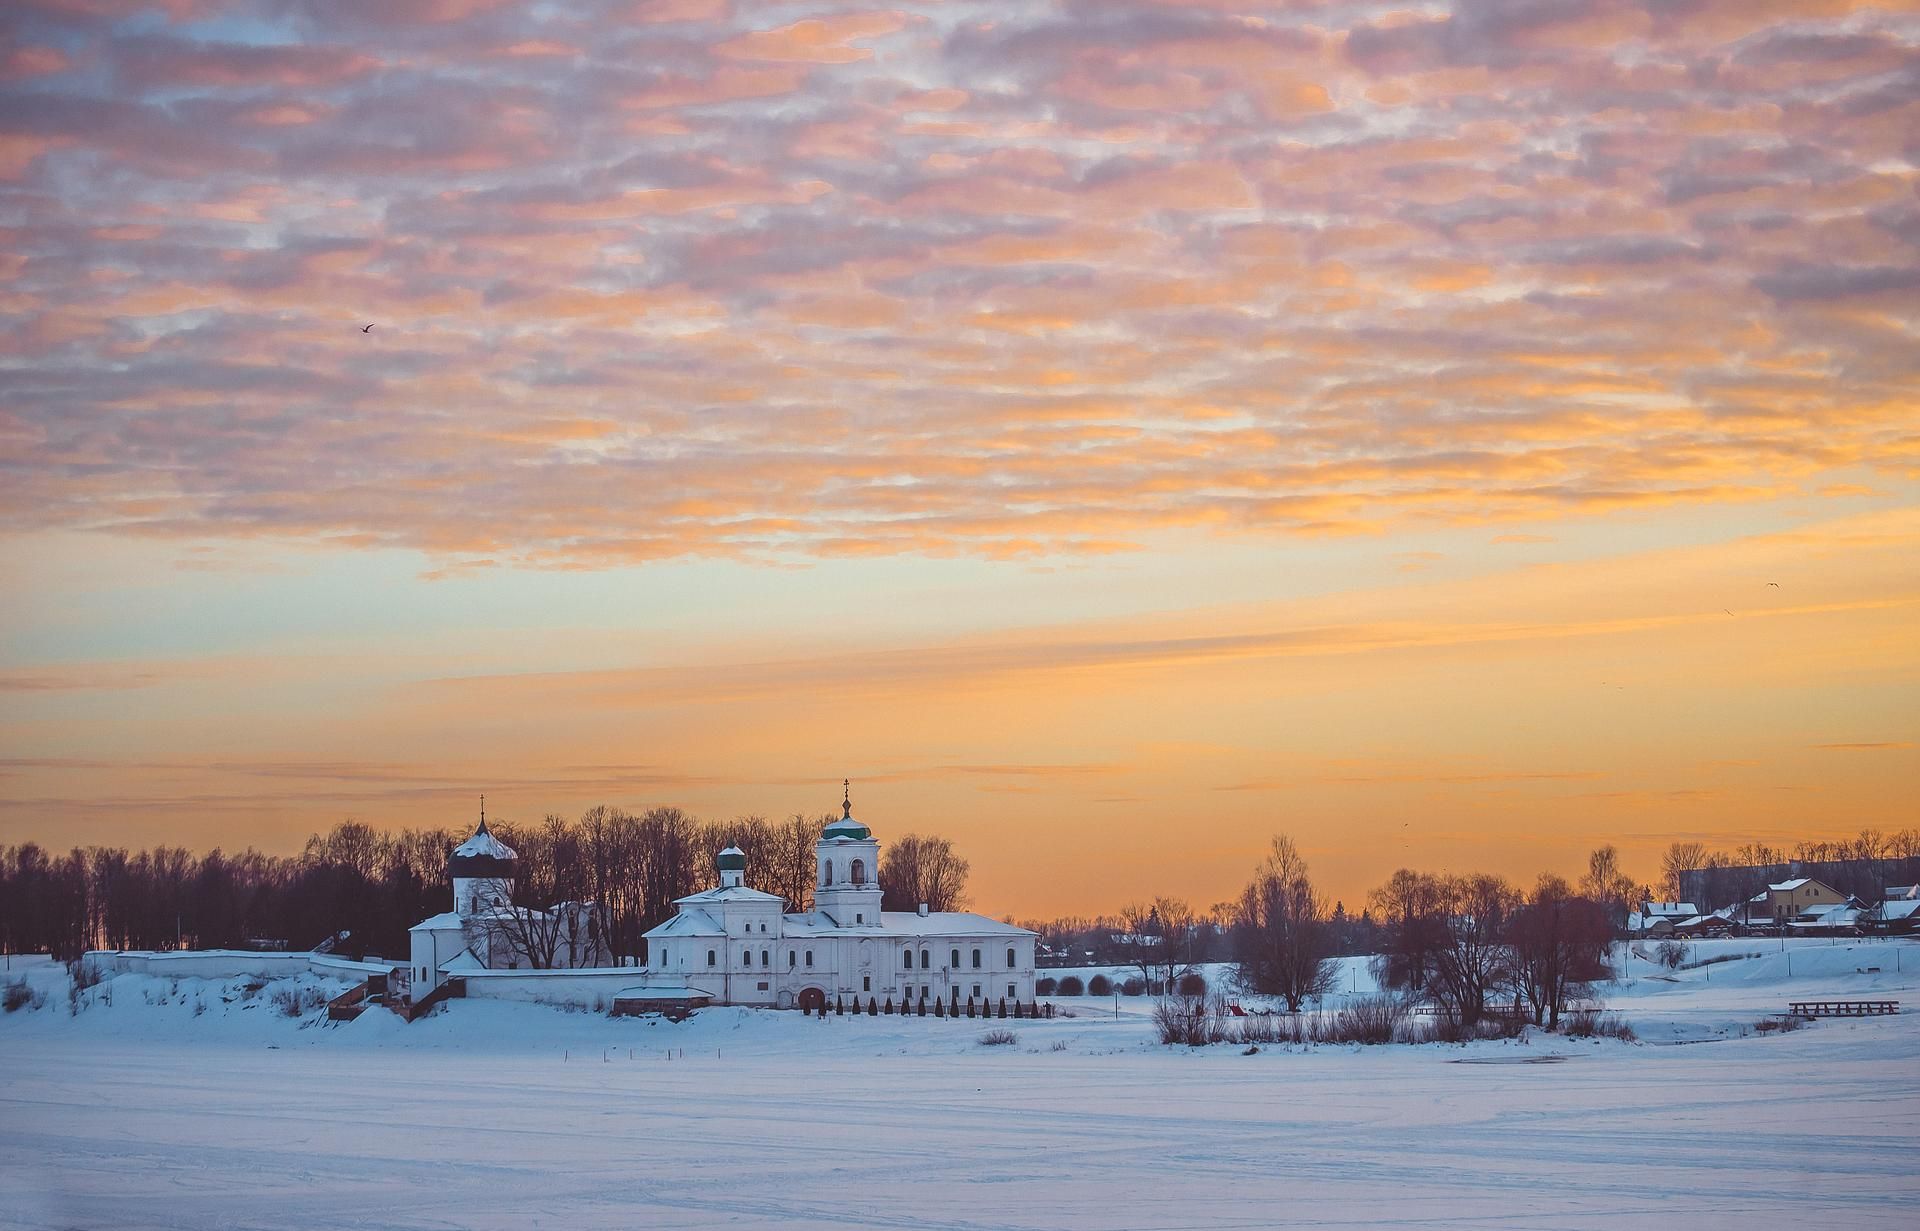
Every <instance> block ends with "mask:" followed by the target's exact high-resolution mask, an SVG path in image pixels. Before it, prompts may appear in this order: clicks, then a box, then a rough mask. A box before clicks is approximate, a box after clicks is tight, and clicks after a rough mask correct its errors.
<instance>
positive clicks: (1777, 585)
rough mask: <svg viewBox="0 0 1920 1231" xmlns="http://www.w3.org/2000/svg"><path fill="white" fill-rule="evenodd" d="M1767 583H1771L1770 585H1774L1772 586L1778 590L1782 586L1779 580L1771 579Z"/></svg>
mask: <svg viewBox="0 0 1920 1231" xmlns="http://www.w3.org/2000/svg"><path fill="white" fill-rule="evenodd" d="M1767 584H1768V585H1770V586H1772V587H1773V588H1774V589H1776V590H1778V589H1779V588H1780V583H1779V582H1777V581H1769V582H1768V583H1767Z"/></svg>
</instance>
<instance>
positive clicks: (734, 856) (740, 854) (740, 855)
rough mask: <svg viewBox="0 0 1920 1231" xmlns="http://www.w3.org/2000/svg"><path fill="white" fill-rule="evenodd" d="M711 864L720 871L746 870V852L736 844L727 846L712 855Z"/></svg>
mask: <svg viewBox="0 0 1920 1231" xmlns="http://www.w3.org/2000/svg"><path fill="white" fill-rule="evenodd" d="M713 866H714V867H715V868H717V869H718V870H720V871H722V872H744V871H746V870H747V853H746V852H745V851H743V850H741V849H740V848H739V847H737V846H729V847H728V848H727V849H726V850H724V851H721V852H720V853H719V854H718V855H717V856H715V857H714V860H713Z"/></svg>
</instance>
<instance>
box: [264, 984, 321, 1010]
mask: <svg viewBox="0 0 1920 1231" xmlns="http://www.w3.org/2000/svg"><path fill="white" fill-rule="evenodd" d="M326 1003H327V994H326V993H325V992H323V991H321V990H320V989H319V988H317V987H283V988H281V989H279V990H278V991H276V992H274V994H273V1007H274V1008H276V1009H278V1010H280V1012H281V1014H282V1015H284V1016H286V1017H299V1016H300V1015H301V1014H303V1013H306V1012H308V1011H310V1010H312V1009H319V1008H323V1007H325V1005H326Z"/></svg>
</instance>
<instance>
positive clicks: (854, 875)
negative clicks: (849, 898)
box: [847, 859, 867, 885]
mask: <svg viewBox="0 0 1920 1231" xmlns="http://www.w3.org/2000/svg"><path fill="white" fill-rule="evenodd" d="M847 883H849V884H853V885H864V884H866V883H867V861H866V860H864V859H856V860H854V861H853V866H852V867H850V868H848V869H847Z"/></svg>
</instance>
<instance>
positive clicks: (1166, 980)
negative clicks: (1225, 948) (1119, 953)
mask: <svg viewBox="0 0 1920 1231" xmlns="http://www.w3.org/2000/svg"><path fill="white" fill-rule="evenodd" d="M1120 922H1121V926H1122V927H1123V928H1124V929H1125V931H1124V932H1123V933H1122V934H1123V936H1124V937H1125V949H1126V961H1127V963H1128V964H1129V965H1131V966H1133V967H1134V968H1135V969H1136V970H1138V971H1139V972H1140V979H1141V981H1142V982H1144V983H1145V984H1147V986H1148V988H1149V989H1151V988H1152V987H1153V986H1154V985H1156V984H1157V985H1159V986H1160V987H1161V988H1163V989H1164V988H1167V987H1169V986H1171V985H1172V983H1173V980H1174V976H1175V975H1176V974H1177V973H1178V972H1179V970H1180V967H1181V966H1182V965H1183V964H1185V963H1186V961H1187V954H1188V952H1189V946H1190V945H1191V944H1192V942H1193V928H1194V924H1195V919H1194V914H1193V908H1192V907H1190V906H1188V905H1187V903H1186V902H1185V901H1183V900H1181V899H1180V898H1168V897H1159V898H1155V899H1154V900H1153V901H1151V902H1129V903H1127V904H1126V905H1125V906H1122V907H1121V908H1120Z"/></svg>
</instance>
